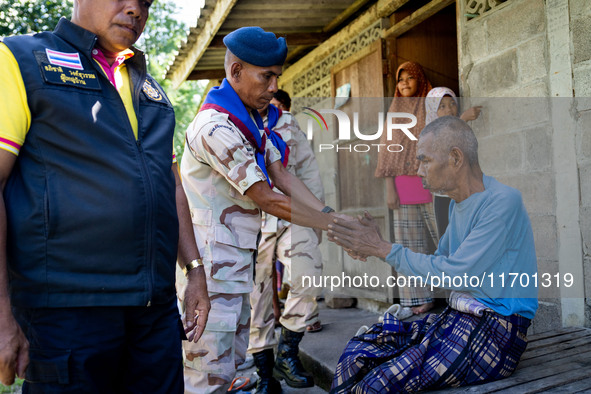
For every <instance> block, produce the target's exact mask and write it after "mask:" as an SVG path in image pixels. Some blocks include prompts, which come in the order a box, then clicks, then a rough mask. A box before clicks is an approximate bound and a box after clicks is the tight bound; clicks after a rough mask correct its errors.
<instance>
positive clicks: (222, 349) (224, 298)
mask: <svg viewBox="0 0 591 394" xmlns="http://www.w3.org/2000/svg"><path fill="white" fill-rule="evenodd" d="M179 272H180V270H179ZM180 275H182V273H181V274H180ZM182 276H183V277H184V275H182ZM180 279H181V280H179V275H178V274H177V286H178V285H179V282H182V278H180ZM185 283H186V282H185ZM178 294H179V298H180V300H181V301H182V295H183V294H184V288H183V286H179V291H178ZM209 299H210V302H211V309H210V311H209V318H208V321H207V325H206V327H205V331H204V332H203V335H202V336H201V338H200V339H199V341H197V343H193V342H188V341H183V356H184V361H185V370H184V378H185V393H198V394H207V393H225V392H226V391H227V390H228V388H229V387H230V384H231V383H232V380H233V379H234V377H235V375H236V367H237V366H238V365H240V364H242V363H243V362H244V359H245V358H246V348H247V347H248V326H249V324H250V304H249V295H248V294H244V293H238V294H225V293H215V292H210V293H209Z"/></svg>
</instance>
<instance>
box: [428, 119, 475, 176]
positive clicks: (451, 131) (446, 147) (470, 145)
mask: <svg viewBox="0 0 591 394" xmlns="http://www.w3.org/2000/svg"><path fill="white" fill-rule="evenodd" d="M429 134H433V137H435V138H437V146H438V147H439V148H438V149H439V150H440V151H442V152H444V153H449V152H450V151H451V150H452V148H454V147H457V148H458V149H460V150H461V151H462V152H463V153H464V155H465V156H466V157H467V158H468V163H469V164H470V166H472V165H474V164H478V140H477V139H476V136H475V135H474V131H473V130H472V128H471V127H470V126H468V123H466V122H464V121H463V120H462V119H460V118H458V117H456V116H442V117H440V118H437V119H435V120H434V121H433V122H431V123H429V124H428V125H427V126H426V127H425V128H424V129H423V131H421V135H420V137H424V136H426V135H429Z"/></svg>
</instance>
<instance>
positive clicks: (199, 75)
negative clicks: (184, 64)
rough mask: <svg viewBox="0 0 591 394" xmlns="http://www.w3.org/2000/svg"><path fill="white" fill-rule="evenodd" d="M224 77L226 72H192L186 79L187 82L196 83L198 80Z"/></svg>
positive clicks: (221, 70) (222, 70) (219, 70)
mask: <svg viewBox="0 0 591 394" xmlns="http://www.w3.org/2000/svg"><path fill="white" fill-rule="evenodd" d="M225 77H226V71H225V70H224V69H223V68H222V69H217V70H193V71H191V74H189V76H188V77H187V80H188V81H197V80H200V79H223V78H225Z"/></svg>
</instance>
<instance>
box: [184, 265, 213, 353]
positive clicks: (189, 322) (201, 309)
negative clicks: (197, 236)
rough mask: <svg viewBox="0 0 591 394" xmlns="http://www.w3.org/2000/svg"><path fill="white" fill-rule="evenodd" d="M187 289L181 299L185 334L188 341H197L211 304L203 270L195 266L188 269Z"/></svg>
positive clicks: (203, 328) (203, 327)
mask: <svg viewBox="0 0 591 394" xmlns="http://www.w3.org/2000/svg"><path fill="white" fill-rule="evenodd" d="M187 279H188V283H187V289H186V290H185V298H184V299H183V310H184V311H185V334H186V335H187V339H188V340H189V342H191V341H193V342H197V341H198V340H199V338H201V335H202V334H203V330H205V325H206V324H207V315H208V314H209V309H210V308H211V304H210V302H209V295H208V294H207V282H206V281H205V270H204V269H203V267H197V268H194V269H192V270H191V271H189V275H188V278H187Z"/></svg>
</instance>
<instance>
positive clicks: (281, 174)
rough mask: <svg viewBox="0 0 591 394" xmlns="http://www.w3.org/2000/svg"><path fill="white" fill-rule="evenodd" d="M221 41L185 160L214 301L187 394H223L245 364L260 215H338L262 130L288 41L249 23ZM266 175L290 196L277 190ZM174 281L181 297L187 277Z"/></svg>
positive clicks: (194, 346)
mask: <svg viewBox="0 0 591 394" xmlns="http://www.w3.org/2000/svg"><path fill="white" fill-rule="evenodd" d="M224 43H225V44H226V46H227V47H228V51H227V52H226V59H225V68H226V79H224V81H223V82H222V85H221V86H220V87H218V88H214V89H212V91H210V92H209V93H208V95H207V97H206V99H205V104H204V106H203V107H202V108H201V111H200V112H199V114H198V115H197V117H196V118H195V120H194V121H193V123H192V124H191V125H190V126H189V128H188V130H187V146H186V148H187V149H186V150H185V154H184V155H183V159H182V162H181V175H182V178H183V186H184V188H185V192H186V194H187V199H188V201H189V206H190V210H191V217H192V221H193V227H194V230H195V236H196V238H197V244H198V245H199V250H200V252H201V256H202V258H203V262H204V265H205V271H206V275H207V285H208V290H209V295H210V300H211V310H210V313H209V320H208V323H207V326H206V328H205V331H204V334H203V336H202V337H201V338H200V340H199V341H198V342H197V343H190V342H185V343H184V352H185V360H186V361H185V391H186V392H195V393H200V394H203V393H213V392H215V393H223V392H225V391H226V390H227V389H228V387H229V385H230V383H231V381H232V379H233V378H234V375H235V372H236V366H237V365H239V364H240V363H241V362H242V361H243V360H244V358H245V354H246V349H247V345H248V335H249V325H250V305H249V294H250V292H251V290H252V287H253V277H252V275H253V260H254V259H255V251H256V249H257V246H258V236H259V233H260V226H261V209H262V210H265V211H266V212H269V213H271V214H273V215H275V216H278V217H281V218H283V219H287V220H291V221H292V222H294V223H297V224H300V225H304V226H312V227H315V228H320V229H323V230H326V229H327V228H328V225H329V224H330V223H332V220H333V218H334V216H333V215H332V214H328V213H323V211H324V212H326V211H328V209H326V207H324V204H323V203H322V202H321V201H319V200H318V199H317V198H316V197H314V195H313V194H312V193H311V192H310V191H309V190H308V189H307V188H306V187H305V185H304V184H303V183H302V182H301V181H300V180H298V179H297V178H295V177H294V176H293V175H291V174H290V173H289V172H287V170H285V168H284V167H283V165H282V163H281V158H282V153H281V152H280V151H279V150H278V149H277V148H276V145H277V146H278V147H280V148H281V147H282V144H283V146H284V145H285V143H284V142H283V141H282V140H281V139H280V138H279V139H278V140H277V139H276V137H275V136H274V135H272V136H268V135H267V134H265V132H264V131H263V130H262V128H263V125H262V119H261V118H260V115H259V114H258V113H257V112H256V110H258V109H260V108H262V107H264V106H266V105H268V103H269V101H270V100H271V98H272V97H273V93H275V92H276V91H277V77H278V76H279V75H280V74H281V69H282V64H283V62H284V60H285V56H286V54H287V46H286V44H285V40H284V39H283V38H279V39H277V38H276V37H275V35H274V34H273V33H269V32H265V31H263V30H262V29H261V28H259V27H246V28H241V29H238V30H236V31H234V32H233V33H231V34H229V35H228V36H226V37H225V38H224ZM266 174H268V176H269V178H270V179H272V180H273V182H274V184H275V185H276V186H277V187H278V188H279V189H280V190H282V191H283V192H284V193H285V195H282V194H279V193H276V192H273V191H272V189H271V188H270V187H269V183H268V181H269V179H268V178H267V175H266ZM288 196H291V197H288ZM178 278H179V282H178V286H179V295H180V297H181V298H182V296H183V279H184V278H183V276H182V275H178ZM296 334H297V333H296ZM300 339H301V338H300ZM271 352H272V351H271ZM255 360H256V358H255ZM259 361H260V360H259ZM270 361H271V363H272V361H273V360H272V353H271V360H270ZM265 362H269V360H268V358H267V359H266V360H265ZM272 365H273V364H271V368H272ZM270 378H271V377H268V379H267V380H265V382H267V383H265V384H260V385H259V387H258V388H257V390H259V392H280V390H281V387H280V385H275V384H273V383H271V384H273V386H272V387H269V388H268V389H269V390H270V391H265V390H267V388H265V387H264V386H265V385H266V384H269V379H270ZM263 380H264V379H263ZM261 390H262V391H261Z"/></svg>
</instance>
